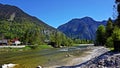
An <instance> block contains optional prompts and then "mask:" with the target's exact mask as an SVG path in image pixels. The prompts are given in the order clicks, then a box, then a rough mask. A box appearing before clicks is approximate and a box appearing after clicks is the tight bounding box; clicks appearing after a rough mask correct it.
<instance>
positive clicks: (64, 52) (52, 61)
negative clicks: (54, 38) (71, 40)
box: [0, 44, 93, 68]
mask: <svg viewBox="0 0 120 68" xmlns="http://www.w3.org/2000/svg"><path fill="white" fill-rule="evenodd" d="M92 46H93V44H89V45H88V44H86V45H85V44H81V45H78V46H73V47H66V48H55V49H54V48H53V49H45V50H40V51H39V50H34V51H25V52H24V51H21V52H6V53H0V65H3V64H8V63H14V64H20V65H21V66H22V68H35V67H36V66H38V65H41V66H51V65H62V64H64V63H65V62H67V61H66V60H67V59H69V57H70V56H71V55H72V56H80V55H81V54H82V53H83V52H84V51H86V50H87V48H88V47H92ZM26 66H27V67H26Z"/></svg>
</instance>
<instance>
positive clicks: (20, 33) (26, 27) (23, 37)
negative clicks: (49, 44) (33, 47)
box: [0, 4, 56, 44]
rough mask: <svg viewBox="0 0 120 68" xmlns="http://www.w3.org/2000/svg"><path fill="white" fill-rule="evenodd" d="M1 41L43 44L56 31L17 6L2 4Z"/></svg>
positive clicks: (0, 20) (0, 19) (0, 12)
mask: <svg viewBox="0 0 120 68" xmlns="http://www.w3.org/2000/svg"><path fill="white" fill-rule="evenodd" d="M0 29H1V30H0V39H15V38H17V39H19V40H20V41H22V42H23V43H30V44H35V43H42V42H44V40H46V39H47V38H46V36H47V35H49V34H50V33H54V32H55V31H56V29H55V28H53V27H51V26H49V25H47V24H46V23H44V22H43V21H41V20H39V19H38V18H36V17H34V16H30V15H29V14H27V13H25V12H24V11H22V10H21V9H19V8H18V7H16V6H11V5H3V4H0Z"/></svg>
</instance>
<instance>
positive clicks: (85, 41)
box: [74, 39, 93, 44]
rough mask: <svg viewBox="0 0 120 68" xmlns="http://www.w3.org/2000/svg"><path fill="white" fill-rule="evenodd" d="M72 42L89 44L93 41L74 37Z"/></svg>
mask: <svg viewBox="0 0 120 68" xmlns="http://www.w3.org/2000/svg"><path fill="white" fill-rule="evenodd" d="M74 43H75V44H90V43H93V41H92V40H80V39H75V40H74Z"/></svg>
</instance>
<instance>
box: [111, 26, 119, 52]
mask: <svg viewBox="0 0 120 68" xmlns="http://www.w3.org/2000/svg"><path fill="white" fill-rule="evenodd" d="M112 38H113V43H114V50H115V51H120V28H119V27H115V28H114V30H113V33H112Z"/></svg>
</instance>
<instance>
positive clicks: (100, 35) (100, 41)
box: [96, 25, 105, 45]
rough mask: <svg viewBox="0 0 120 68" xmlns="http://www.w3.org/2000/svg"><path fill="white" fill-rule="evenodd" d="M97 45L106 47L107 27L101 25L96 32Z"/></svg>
mask: <svg viewBox="0 0 120 68" xmlns="http://www.w3.org/2000/svg"><path fill="white" fill-rule="evenodd" d="M96 44H97V45H104V44H105V27H104V26H103V25H100V26H99V27H98V29H97V32H96Z"/></svg>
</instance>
